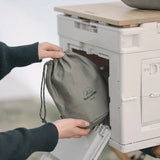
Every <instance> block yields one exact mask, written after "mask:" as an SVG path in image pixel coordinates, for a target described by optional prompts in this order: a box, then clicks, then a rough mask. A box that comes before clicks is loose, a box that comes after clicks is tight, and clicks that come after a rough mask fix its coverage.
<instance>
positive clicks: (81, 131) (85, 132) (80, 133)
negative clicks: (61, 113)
mask: <svg viewBox="0 0 160 160" xmlns="http://www.w3.org/2000/svg"><path fill="white" fill-rule="evenodd" d="M89 132H90V128H88V129H81V128H78V127H77V128H75V133H76V134H77V135H78V136H87V135H88V134H89Z"/></svg>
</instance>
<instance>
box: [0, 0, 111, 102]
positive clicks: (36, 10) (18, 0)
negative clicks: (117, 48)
mask: <svg viewBox="0 0 160 160" xmlns="http://www.w3.org/2000/svg"><path fill="white" fill-rule="evenodd" d="M106 1H111V0H80V1H75V0H33V1H26V0H14V1H13V0H0V19H1V24H0V41H3V42H5V43H7V44H8V45H11V46H19V45H23V44H30V43H34V42H37V41H39V42H44V41H49V42H52V43H55V44H58V35H57V17H56V15H57V13H56V12H54V11H53V7H55V6H62V5H75V4H85V3H96V2H98V3H99V2H106ZM41 71H42V64H34V65H31V66H28V67H25V68H18V69H14V70H13V71H12V73H11V74H10V76H9V77H8V76H7V77H5V79H4V80H3V81H0V100H4V99H5V100H7V99H15V98H25V97H28V96H30V97H31V96H36V97H37V96H39V90H40V82H41ZM18 84H19V85H18ZM11 85H12V86H14V85H16V87H14V91H13V88H10V87H9V86H11ZM26 88H27V89H26ZM20 90H21V92H19V91H20ZM8 93H9V94H8ZM14 93H16V94H14ZM48 97H49V96H47V98H48Z"/></svg>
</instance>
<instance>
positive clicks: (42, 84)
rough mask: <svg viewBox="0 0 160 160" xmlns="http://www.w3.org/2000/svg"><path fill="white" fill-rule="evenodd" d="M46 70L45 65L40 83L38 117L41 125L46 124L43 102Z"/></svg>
mask: <svg viewBox="0 0 160 160" xmlns="http://www.w3.org/2000/svg"><path fill="white" fill-rule="evenodd" d="M46 69H47V64H46V63H45V64H44V66H43V73H42V81H41V93H40V96H41V107H40V112H39V116H40V118H41V120H42V123H47V121H46V114H47V113H46V102H45V85H46Z"/></svg>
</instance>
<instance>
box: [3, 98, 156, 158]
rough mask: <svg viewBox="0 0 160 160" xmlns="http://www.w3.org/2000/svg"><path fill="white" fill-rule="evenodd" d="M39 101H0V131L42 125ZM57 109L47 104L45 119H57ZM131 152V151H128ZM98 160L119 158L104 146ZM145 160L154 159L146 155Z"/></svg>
mask: <svg viewBox="0 0 160 160" xmlns="http://www.w3.org/2000/svg"><path fill="white" fill-rule="evenodd" d="M39 108H40V102H39V100H37V99H27V100H17V101H8V102H6V101H5V102H0V126H1V127H0V131H7V130H11V129H14V128H17V127H25V128H34V127H38V126H40V125H42V123H41V120H40V118H39ZM58 118H59V115H58V111H57V110H56V107H55V106H54V105H53V104H47V120H48V121H50V122H53V121H54V120H56V119H58ZM42 154H43V153H34V154H32V155H31V156H30V157H29V158H28V160H39V159H40V157H41V155H42ZM130 154H132V153H130ZM98 160H119V158H118V157H117V156H116V155H115V153H114V152H113V151H112V150H111V149H110V148H109V147H108V146H106V147H105V149H104V151H103V152H102V154H101V156H100V157H99V159H98ZM145 160H154V159H153V158H151V157H149V156H147V157H146V158H145Z"/></svg>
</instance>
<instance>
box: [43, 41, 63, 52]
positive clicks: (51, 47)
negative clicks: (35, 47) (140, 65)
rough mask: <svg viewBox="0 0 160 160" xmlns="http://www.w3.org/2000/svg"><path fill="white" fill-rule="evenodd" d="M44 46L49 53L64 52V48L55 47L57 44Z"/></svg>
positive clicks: (46, 43)
mask: <svg viewBox="0 0 160 160" xmlns="http://www.w3.org/2000/svg"><path fill="white" fill-rule="evenodd" d="M43 45H44V48H45V49H46V50H47V51H61V52H63V50H62V48H61V47H59V46H57V45H55V44H51V43H48V42H44V43H43Z"/></svg>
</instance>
